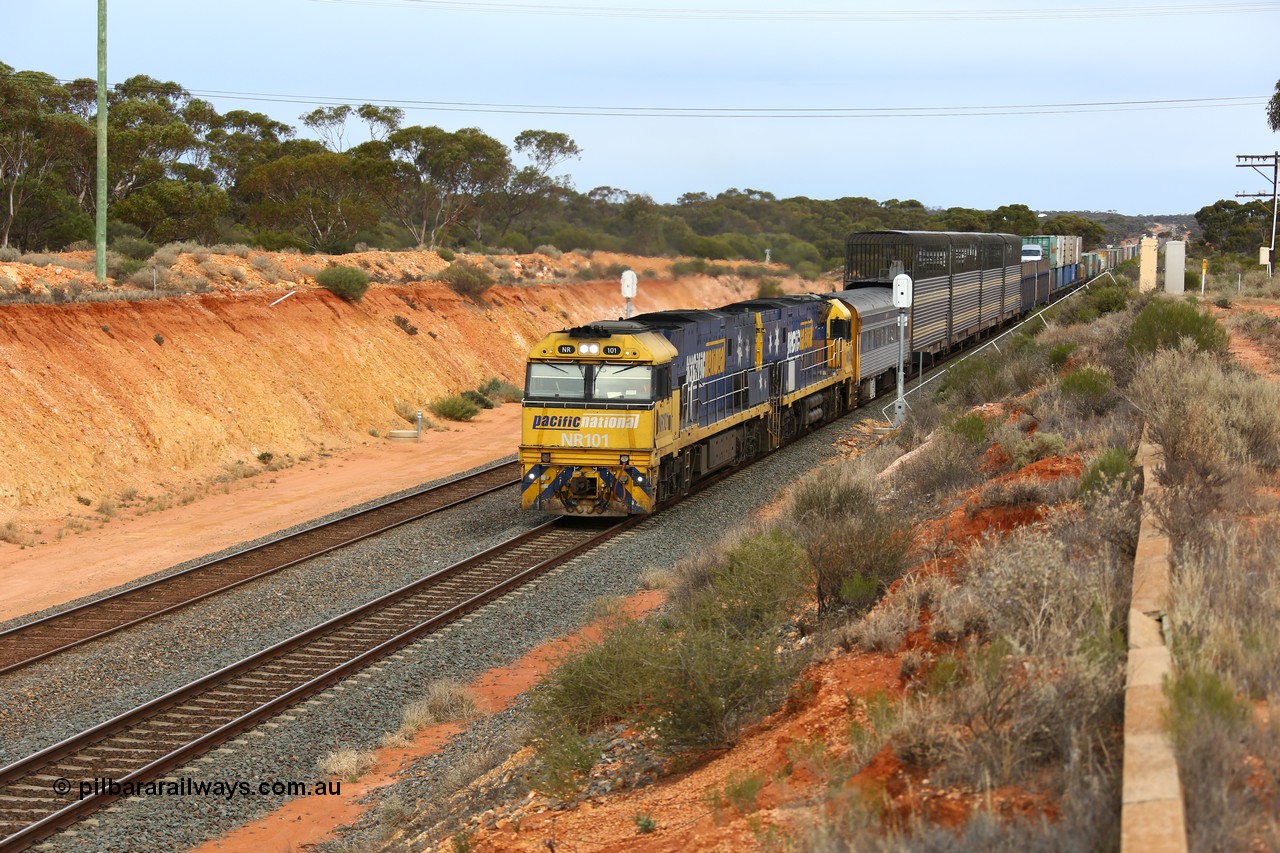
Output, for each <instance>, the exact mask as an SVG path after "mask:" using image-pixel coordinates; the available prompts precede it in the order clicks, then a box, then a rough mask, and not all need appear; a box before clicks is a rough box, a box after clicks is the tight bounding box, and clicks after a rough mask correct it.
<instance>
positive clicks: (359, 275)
mask: <svg viewBox="0 0 1280 853" xmlns="http://www.w3.org/2000/svg"><path fill="white" fill-rule="evenodd" d="M316 283H317V284H319V285H320V286H321V287H323V288H324V289H325V290H328V291H329V292H330V293H332V294H333V295H334V296H339V297H341V298H343V299H345V300H347V301H348V302H359V301H360V300H361V299H363V298H364V294H365V291H367V290H368V289H369V276H368V274H367V273H365V271H364V270H361V269H356V268H355V267H347V266H342V265H341V264H339V265H337V266H332V267H328V268H326V269H323V270H321V271H320V272H318V273H316Z"/></svg>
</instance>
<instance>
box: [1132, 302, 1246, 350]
mask: <svg viewBox="0 0 1280 853" xmlns="http://www.w3.org/2000/svg"><path fill="white" fill-rule="evenodd" d="M1182 338H1190V339H1191V340H1192V341H1193V342H1194V343H1195V347H1196V349H1198V350H1200V351H1202V352H1225V351H1226V349H1227V330H1226V329H1224V328H1223V327H1222V325H1221V324H1220V323H1219V322H1218V321H1217V320H1216V319H1214V318H1213V317H1211V316H1210V315H1208V314H1205V313H1204V312H1202V311H1200V310H1199V309H1198V308H1196V307H1195V306H1194V305H1188V304H1187V303H1185V302H1174V301H1170V300H1165V299H1157V300H1155V301H1153V302H1152V303H1151V304H1150V305H1148V306H1147V307H1145V308H1143V309H1142V310H1141V311H1139V312H1138V315H1137V316H1136V317H1134V318H1133V327H1132V328H1131V329H1130V330H1129V340H1128V341H1127V344H1128V347H1129V349H1131V350H1133V351H1134V352H1138V353H1147V354H1150V353H1154V352H1155V351H1156V350H1158V349H1173V348H1175V347H1177V346H1178V342H1179V341H1180V340H1181V339H1182Z"/></svg>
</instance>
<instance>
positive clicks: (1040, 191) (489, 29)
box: [0, 0, 1280, 214]
mask: <svg viewBox="0 0 1280 853" xmlns="http://www.w3.org/2000/svg"><path fill="white" fill-rule="evenodd" d="M0 11H3V16H2V18H0V19H2V20H4V21H5V30H6V32H7V34H8V37H7V38H6V39H5V42H4V44H5V46H4V48H3V51H0V61H3V62H5V63H7V64H9V65H11V66H13V67H15V68H17V69H22V70H25V69H32V70H39V71H45V72H48V73H50V74H52V75H54V76H55V77H58V78H60V79H73V78H76V77H94V76H96V74H97V54H96V51H97V38H96V28H97V4H96V2H94V0H0ZM1277 34H1280V2H1246V3H1189V2H1181V0H1179V2H1170V3H1160V2H1149V0H1120V5H1117V4H1115V3H1112V4H1110V5H1108V4H1106V3H1105V2H1104V0H1048V2H1041V3H1008V2H1004V0H958V2H952V0H921V2H919V3H916V2H912V3H909V4H907V5H902V6H900V5H899V4H898V3H896V2H894V0H870V2H854V0H844V2H831V0H794V2H791V3H784V2H763V0H684V2H680V0H542V1H540V0H509V2H506V3H483V2H461V1H460V2H436V0H217V2H212V0H166V2H147V0H109V2H108V41H109V47H108V52H109V56H108V70H107V77H108V82H109V83H117V82H119V81H121V80H124V79H126V78H127V77H130V76H132V75H135V74H147V75H150V76H152V77H155V78H158V79H160V80H172V81H174V82H177V83H179V84H181V85H182V86H183V87H185V88H186V89H188V90H189V91H191V92H192V93H193V94H196V95H198V96H199V97H203V98H206V99H207V100H209V101H211V102H212V103H213V105H214V106H215V108H217V109H218V111H219V112H224V113H225V112H227V111H229V110H232V109H250V110H255V111H260V112H265V113H267V114H268V115H270V116H272V117H273V118H275V119H277V120H279V121H282V122H286V123H288V124H290V125H293V126H294V127H297V128H299V131H300V133H301V134H302V135H307V134H308V131H307V129H306V128H305V127H303V126H302V124H301V122H300V121H299V116H301V115H302V114H303V113H305V112H308V111H310V110H311V109H313V108H314V107H315V106H317V105H321V104H332V103H344V102H345V103H351V104H353V105H355V104H360V103H365V102H373V103H379V104H389V105H396V106H400V107H403V108H404V109H405V123H406V124H421V125H433V124H434V125H439V126H440V127H444V128H447V129H456V128H460V127H468V126H475V127H479V128H481V129H482V130H484V131H485V132H486V133H489V134H490V135H492V136H495V137H497V138H498V139H500V140H502V141H503V142H505V143H507V144H508V145H509V144H511V142H512V140H513V138H514V137H515V135H516V134H517V133H519V132H520V131H521V130H525V129H530V128H538V129H547V130H557V131H563V132H564V133H567V134H569V135H570V136H571V137H573V139H574V140H575V141H577V143H578V144H579V145H580V146H581V148H582V151H583V156H582V159H581V160H578V161H571V162H570V163H569V164H568V165H567V166H565V167H564V171H567V172H568V173H569V174H570V175H571V176H572V179H573V184H574V186H575V187H576V188H577V189H579V190H582V191H587V190H590V189H591V188H593V187H596V186H601V185H606V184H607V185H610V186H614V187H618V188H620V189H625V190H628V191H630V192H634V193H647V194H649V195H651V196H652V197H653V198H654V199H655V200H657V201H660V202H670V201H675V200H676V199H677V198H678V197H679V196H680V195H681V194H683V193H685V192H706V193H709V194H711V195H714V194H716V193H718V192H721V191H723V190H725V189H726V188H729V187H737V188H739V189H745V188H752V189H757V190H766V191H769V192H772V193H774V194H775V195H777V196H779V197H787V196H794V195H805V196H810V197H812V198H839V197H841V196H868V197H870V198H874V199H877V200H880V201H884V200H886V199H891V198H897V199H909V198H912V199H917V200H919V201H920V202H922V203H924V204H925V205H927V206H929V207H942V208H945V207H950V206H962V207H973V208H982V209H990V208H994V207H997V206H999V205H1001V204H1026V205H1028V206H1030V207H1031V208H1033V209H1035V210H1072V209H1086V210H1116V211H1118V212H1120V213H1127V214H1148V213H1194V212H1195V211H1196V210H1198V209H1200V208H1201V207H1203V206H1204V205H1207V204H1212V203H1213V202H1215V201H1217V200H1218V199H1223V198H1233V197H1234V194H1235V193H1236V192H1239V191H1245V190H1247V191H1262V190H1267V191H1269V190H1270V188H1271V187H1270V181H1269V180H1265V181H1264V180H1263V179H1262V178H1261V177H1259V176H1257V175H1256V173H1254V172H1252V171H1248V170H1245V169H1237V168H1236V167H1235V156H1236V155H1237V154H1269V153H1272V152H1274V151H1275V150H1276V149H1277V148H1280V135H1277V134H1273V133H1271V131H1270V130H1269V129H1268V127H1267V123H1266V117H1265V104H1266V101H1267V99H1268V98H1269V97H1270V95H1271V94H1272V93H1273V92H1274V91H1275V85H1276V81H1277V79H1280V61H1277V57H1280V52H1278V51H1277V48H1276V41H1277ZM246 95H252V99H250V98H247V97H244V96H246ZM430 102H435V103H434V105H433V104H432V103H430ZM1125 102H1129V103H1125ZM1134 102H1136V103H1134ZM1081 105H1089V106H1081ZM445 106H448V107H451V108H450V109H444V108H443V107H445ZM352 137H353V138H354V140H355V141H361V137H360V133H359V128H356V127H353V128H352Z"/></svg>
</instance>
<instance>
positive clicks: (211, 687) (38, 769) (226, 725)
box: [0, 516, 643, 853]
mask: <svg viewBox="0 0 1280 853" xmlns="http://www.w3.org/2000/svg"><path fill="white" fill-rule="evenodd" d="M642 520H643V517H639V516H637V517H632V518H627V519H621V520H619V521H617V522H616V523H613V524H611V525H610V526H608V527H605V528H604V529H600V528H598V527H596V528H588V529H583V528H581V527H572V526H570V525H568V524H565V523H564V522H563V521H562V520H555V521H551V522H548V523H546V524H544V525H541V526H540V527H537V528H534V529H533V530H531V531H528V532H527V533H524V534H522V535H520V536H517V537H515V538H513V539H511V540H508V541H507V542H505V543H502V544H500V545H497V546H495V547H493V548H490V549H488V550H486V551H484V552H482V553H480V554H477V555H476V556H474V557H471V558H468V559H467V560H463V561H462V562H460V563H456V564H454V565H452V566H449V567H447V568H444V569H441V570H440V571H438V572H435V573H434V574H432V575H429V576H428V577H426V578H422V579H420V580H418V581H415V582H414V583H411V584H409V585H408V586H405V587H403V588H401V589H399V590H396V591H394V592H391V593H388V594H386V595H384V596H382V597H380V598H378V599H376V600H374V601H371V602H369V603H367V604H364V605H361V606H360V607H358V608H355V609H354V610H351V611H349V612H347V613H344V614H342V615H339V616H336V617H334V618H332V619H330V620H328V621H326V622H324V623H323V624H320V625H317V626H315V627H313V628H310V629H308V630H306V631H304V632H302V633H300V634H298V635H296V636H294V637H291V638H289V639H287V640H283V641H281V642H279V643H277V644H275V645H274V646H271V647H270V648H268V649H264V650H262V651H260V652H257V653H255V654H254V655H251V656H250V657H248V658H245V659H244V660H241V661H239V662H237V663H233V664H230V665H228V666H226V667H223V668H222V669H220V670H218V671H217V672H215V673H213V674H211V675H208V676H205V677H203V678H200V679H197V680H196V681H193V682H191V683H190V684H187V685H185V686H183V687H180V688H177V689H176V690H173V691H171V692H169V693H167V694H165V695H163V696H160V697H158V698H156V699H153V700H151V701H150V702H147V703H146V704H144V705H141V706H139V707H138V708H135V709H134V710H132V711H128V712H126V713H124V714H121V715H119V716H117V717H115V718H113V719H111V720H108V721H106V722H104V723H101V724H99V725H97V726H94V727H93V728H90V729H88V730H86V731H84V732H82V733H80V734H78V735H74V736H73V737H70V738H67V739H66V740H64V741H62V742H60V743H57V744H54V745H52V746H50V747H48V748H46V749H44V750H41V751H40V752H37V753H35V754H33V755H31V756H28V757H27V758H23V759H20V760H18V761H16V762H14V763H12V764H10V765H8V766H7V767H4V768H0V822H3V823H4V824H8V825H14V824H15V821H13V820H12V819H7V820H6V819H4V818H3V815H4V814H5V813H13V812H15V811H16V812H32V811H39V810H40V808H41V803H47V802H48V801H49V800H50V799H51V798H50V797H49V796H47V795H46V796H40V795H36V794H33V795H24V794H21V793H19V792H17V789H24V790H29V789H33V788H34V789H36V790H37V791H39V792H41V793H43V792H44V791H46V790H47V791H49V792H50V793H54V794H55V797H54V799H56V796H57V794H56V791H55V790H54V789H53V788H52V784H53V782H54V781H55V780H57V779H67V777H68V775H69V774H74V773H75V772H76V770H77V768H76V767H74V766H72V767H67V766H66V765H65V764H64V763H63V762H65V761H66V760H67V759H69V758H71V757H73V756H76V755H77V754H79V753H83V752H86V751H88V750H91V749H92V748H93V747H95V746H97V745H100V744H104V742H106V741H108V740H109V739H110V738H112V737H114V736H117V735H121V734H130V733H131V734H135V735H139V736H143V735H145V734H146V732H145V731H143V730H142V727H143V726H144V725H145V724H146V723H147V722H148V721H154V720H156V719H157V718H158V717H159V716H161V715H163V714H170V715H172V716H171V719H174V718H178V719H182V718H186V717H187V716H188V714H186V713H184V712H183V709H184V707H190V708H191V711H190V716H193V717H199V716H200V715H201V714H207V713H208V708H203V707H202V706H200V705H194V704H193V703H194V702H195V701H196V700H198V699H200V698H201V697H206V696H207V695H208V694H210V693H211V692H214V691H218V692H219V697H218V699H217V700H216V701H217V704H218V705H219V706H221V707H227V706H230V705H231V704H232V703H233V702H234V701H236V700H228V699H227V698H226V696H227V694H228V693H230V692H233V691H234V690H236V689H241V690H243V691H244V692H246V693H248V694H250V696H251V697H252V695H253V694H254V693H261V692H262V690H263V688H262V687H261V686H260V685H261V683H262V682H263V681H264V680H269V677H270V671H269V670H267V669H266V668H267V667H268V666H269V665H270V664H272V663H273V662H282V660H283V659H285V658H286V657H287V656H289V655H296V656H299V657H303V659H304V661H305V657H304V656H305V655H306V654H308V653H313V654H316V655H318V656H319V657H320V658H321V659H324V658H332V657H333V656H334V654H335V653H334V651H333V650H332V649H331V648H330V647H329V646H330V645H332V640H333V639H334V638H335V636H336V635H337V634H338V632H340V631H342V630H343V629H348V628H352V629H357V630H359V629H360V626H361V625H362V624H365V625H367V624H370V623H377V622H378V621H379V617H380V619H381V620H382V621H385V620H387V619H388V618H389V617H388V616H387V615H386V612H387V611H388V610H390V609H392V608H394V607H396V606H399V605H403V604H405V603H406V602H409V601H410V600H411V599H413V598H414V597H415V596H418V595H422V594H425V593H430V592H431V591H432V588H433V587H441V586H444V585H447V584H448V583H449V582H450V581H460V580H462V579H465V577H466V574H467V573H468V572H475V573H477V574H481V575H483V573H484V571H485V570H486V567H493V566H494V565H495V564H500V563H502V561H503V560H504V558H506V557H509V556H510V555H512V554H513V553H518V552H526V553H523V555H522V559H521V561H520V562H519V563H517V564H516V565H515V566H514V568H513V567H510V566H508V568H507V569H505V570H504V571H506V576H505V577H503V578H501V579H500V580H498V581H497V582H496V583H490V584H488V585H487V586H486V588H484V589H483V590H482V591H480V592H478V593H474V594H468V595H466V597H465V598H463V599H462V600H459V601H455V602H454V603H452V604H448V605H447V606H445V607H444V608H443V609H441V610H439V612H435V613H433V614H431V615H429V616H427V617H426V618H420V619H419V618H412V619H409V620H408V621H409V622H411V623H412V624H411V625H410V626H409V627H404V628H399V627H394V626H393V628H392V630H391V633H390V635H389V636H385V637H383V636H380V637H378V639H377V641H376V642H374V643H373V644H372V645H369V644H368V642H372V641H367V642H366V643H365V646H366V647H356V648H354V649H353V651H352V653H350V654H349V656H348V657H347V659H346V660H344V661H342V662H341V663H338V664H337V665H334V666H331V667H328V668H327V669H326V670H325V671H323V672H321V673H320V674H318V675H314V676H306V675H304V676H300V677H301V678H305V680H304V681H302V683H298V684H291V685H289V686H287V688H286V689H285V690H283V691H281V692H279V693H277V694H276V695H274V696H273V697H272V698H270V699H267V700H265V701H259V700H258V699H257V698H251V701H252V703H253V706H252V707H251V708H249V709H248V710H245V711H244V712H237V711H236V710H235V709H233V710H232V711H231V713H233V714H235V716H234V718H233V719H230V720H227V721H225V722H220V723H218V724H217V725H216V726H214V727H212V728H209V730H207V731H203V732H201V733H199V735H198V736H197V737H195V738H193V739H190V740H188V741H186V742H185V743H182V744H181V745H179V746H177V747H175V748H168V747H163V746H160V747H157V748H158V749H166V750H167V751H166V752H164V753H163V754H161V755H159V756H156V757H151V756H147V758H148V759H149V760H147V761H146V763H144V764H142V765H140V766H137V767H134V768H132V769H130V770H128V772H127V773H125V774H124V775H121V776H119V777H118V778H115V780H114V781H116V782H118V783H119V784H120V785H122V786H123V785H124V784H125V783H135V784H141V783H145V782H147V781H151V780H154V779H156V778H157V777H159V776H161V775H162V774H164V773H165V772H167V771H169V770H172V769H174V768H176V767H180V766H182V765H183V764H185V763H187V762H188V761H190V760H191V759H192V758H194V757H196V756H198V755H200V754H202V753H204V752H207V751H208V750H210V749H212V748H214V747H215V746H218V745H219V744H222V743H225V742H226V741H228V740H230V739H231V738H233V737H235V736H236V735H238V734H240V733H241V732H243V731H245V730H247V729H250V728H252V727H253V726H255V725H257V724H258V723H260V722H262V721H264V720H266V719H269V718H270V717H272V716H274V715H276V714H278V713H279V712H281V711H283V710H285V709H287V708H289V707H291V706H293V705H295V704H297V703H298V702H300V701H302V700H304V699H306V698H309V697H310V696H313V695H315V694H316V693H319V692H321V691H323V690H325V689H327V688H328V687H329V686H331V685H333V684H334V683H336V682H339V681H341V680H343V679H345V678H348V677H350V676H351V675H353V674H354V673H356V672H357V671H359V670H360V669H363V668H364V667H366V666H368V665H369V664H371V663H373V662H374V661H376V660H378V659H380V658H382V657H385V656H386V655H388V654H391V653H392V652H394V651H396V650H398V649H400V648H402V647H403V646H405V645H408V644H409V643H412V642H414V641H415V640H417V639H419V638H420V637H422V636H423V635H425V634H428V633H430V632H432V631H435V630H437V629H438V628H440V627H442V626H443V625H445V624H448V623H449V622H452V621H454V620H455V619H457V618H458V617H460V616H462V615H464V614H466V613H468V612H471V611H473V610H475V609H476V608H478V607H481V606H483V605H484V604H485V603H487V602H489V601H491V600H493V599H494V598H496V597H499V596H501V595H503V594H505V593H506V592H508V591H510V590H512V589H514V588H516V587H518V586H521V585H523V584H525V583H527V582H528V581H530V580H532V579H533V578H535V577H537V576H538V575H541V574H543V573H545V572H547V571H548V570H550V569H552V568H554V567H555V566H558V565H561V564H562V563H564V562H566V561H568V560H570V559H572V558H573V557H575V556H577V555H578V554H580V553H582V552H584V551H586V550H589V549H591V548H594V547H596V546H597V545H599V544H601V543H602V542H604V541H605V540H607V539H609V538H611V537H613V536H615V535H617V534H618V533H619V532H621V531H622V530H624V529H627V528H629V527H632V526H634V525H635V524H638V523H639V522H640V521H642ZM556 533H563V534H564V535H563V536H561V537H559V538H560V540H561V542H560V544H555V541H556V538H557V537H556V536H555V534H556ZM542 540H550V543H549V544H555V552H554V553H552V554H547V553H545V552H539V551H538V550H537V548H538V546H539V544H541V541H542ZM382 627H383V626H382V625H379V624H374V628H373V630H374V631H379V630H381V629H382ZM326 640H330V641H331V642H330V643H329V644H327V645H324V646H322V647H320V648H316V647H317V646H319V645H320V644H321V643H322V642H324V641H326ZM313 666H314V663H313ZM250 675H253V676H255V677H254V678H253V679H252V680H251V684H249V685H244V686H241V687H239V688H237V687H236V686H235V680H236V679H237V678H240V677H241V676H250ZM286 680H287V679H286ZM293 680H294V681H296V680H298V679H297V678H294V679H293ZM206 701H210V700H207V699H206ZM170 725H172V723H170ZM193 725H197V724H193ZM135 729H136V730H135ZM131 730H135V731H131ZM161 731H163V730H161ZM128 742H130V743H138V742H140V741H139V740H136V739H134V740H128ZM134 751H144V750H143V749H142V748H135V750H134ZM81 772H82V773H83V770H82V771H81ZM92 772H93V774H94V775H95V777H96V776H97V769H96V768H95V769H94V770H93V771H92ZM23 780H29V781H28V782H27V784H25V785H19V784H18V783H20V782H22V781H23ZM33 783H34V784H33ZM62 796H74V794H73V793H72V792H66V793H64V794H63V795H62ZM121 796H124V793H123V790H121V792H119V793H115V794H112V793H111V792H110V791H105V792H95V793H93V794H90V795H88V796H85V797H84V798H83V799H79V800H77V801H75V802H72V803H70V804H68V805H66V806H62V807H59V808H56V809H55V810H54V811H52V812H50V813H47V814H44V815H43V816H40V817H38V818H37V819H35V820H33V821H31V822H30V823H28V824H26V825H25V826H23V827H22V828H21V829H18V830H17V831H13V832H11V834H9V835H8V836H7V837H0V853H8V851H16V850H22V849H25V848H27V847H28V846H30V845H32V844H35V843H36V842H38V841H40V840H42V839H44V838H47V837H48V836H49V835H52V834H53V833H55V832H57V831H59V830H61V829H64V828H66V827H68V826H70V825H71V824H73V823H75V822H77V821H79V820H80V819H82V818H83V817H85V816H86V815H88V814H90V813H92V812H94V811H97V810H98V809H101V808H102V807H104V806H105V805H107V804H108V803H110V802H112V801H113V800H115V799H118V798H119V797H121ZM24 802H25V803H26V804H27V807H26V808H20V807H19V805H20V804H22V803H24ZM45 808H46V810H47V808H48V807H47V806H46V807H45Z"/></svg>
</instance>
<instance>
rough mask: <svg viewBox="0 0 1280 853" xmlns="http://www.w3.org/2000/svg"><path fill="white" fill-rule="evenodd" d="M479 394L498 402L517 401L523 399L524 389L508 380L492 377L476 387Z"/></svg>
mask: <svg viewBox="0 0 1280 853" xmlns="http://www.w3.org/2000/svg"><path fill="white" fill-rule="evenodd" d="M477 390H479V391H480V393H481V394H483V395H484V396H486V397H488V398H489V399H490V400H494V401H496V402H499V403H519V402H520V401H521V400H522V399H524V391H522V390H521V389H520V388H519V387H518V386H516V385H512V384H511V383H510V382H503V381H502V380H501V379H498V378H497V377H494V378H493V379H490V380H489V381H488V382H486V383H484V384H483V385H481V386H480V387H479V389H477Z"/></svg>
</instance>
